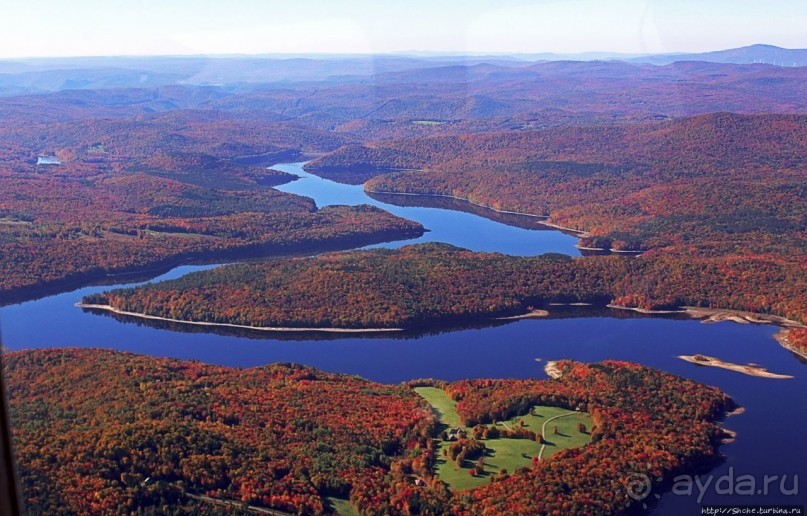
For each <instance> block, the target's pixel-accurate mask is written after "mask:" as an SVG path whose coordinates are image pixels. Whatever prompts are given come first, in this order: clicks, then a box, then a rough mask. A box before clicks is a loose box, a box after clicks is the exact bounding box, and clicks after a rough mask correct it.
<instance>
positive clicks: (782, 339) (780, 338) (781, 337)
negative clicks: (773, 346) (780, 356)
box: [773, 328, 807, 360]
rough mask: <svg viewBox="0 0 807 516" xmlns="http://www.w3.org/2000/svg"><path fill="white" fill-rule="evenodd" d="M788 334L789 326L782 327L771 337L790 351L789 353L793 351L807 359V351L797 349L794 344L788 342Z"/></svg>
mask: <svg viewBox="0 0 807 516" xmlns="http://www.w3.org/2000/svg"><path fill="white" fill-rule="evenodd" d="M789 334H790V328H782V329H780V330H779V331H778V332H776V334H775V335H774V336H773V338H774V339H776V342H778V343H779V344H780V345H781V346H782V347H783V348H785V349H786V350H788V351H790V352H791V353H795V354H796V355H798V356H799V357H801V358H803V359H805V360H807V351H805V350H803V349H799V348H797V347H796V346H794V345H793V344H792V343H791V342H790V339H788V338H787V337H788V335H789Z"/></svg>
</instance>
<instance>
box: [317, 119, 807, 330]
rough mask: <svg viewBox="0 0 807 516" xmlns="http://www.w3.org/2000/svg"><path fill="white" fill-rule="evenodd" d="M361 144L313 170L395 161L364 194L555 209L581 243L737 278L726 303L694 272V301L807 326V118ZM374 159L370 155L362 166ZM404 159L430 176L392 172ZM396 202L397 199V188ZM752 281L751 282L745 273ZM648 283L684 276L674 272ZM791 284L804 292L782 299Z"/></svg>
mask: <svg viewBox="0 0 807 516" xmlns="http://www.w3.org/2000/svg"><path fill="white" fill-rule="evenodd" d="M355 149H356V146H346V147H342V148H340V149H339V150H337V151H335V152H334V153H332V154H329V155H327V156H324V157H322V158H320V159H319V160H317V161H314V162H313V163H312V164H311V165H310V166H312V167H314V168H315V169H323V170H336V169H338V167H339V166H340V164H341V163H346V162H352V163H354V166H356V167H359V166H362V167H365V169H368V170H369V169H373V168H375V169H376V170H382V171H383V170H385V169H386V172H385V173H383V174H380V175H376V176H375V177H373V178H371V179H370V180H369V181H367V183H366V184H365V188H366V190H368V191H369V192H392V193H407V194H418V193H420V194H440V195H450V196H454V197H457V198H462V199H467V200H468V201H471V202H473V203H476V204H480V205H484V206H489V207H492V208H495V209H499V210H509V211H517V212H522V213H528V214H533V215H539V216H543V217H546V218H547V219H548V221H549V222H550V223H553V224H558V225H560V226H563V227H567V228H570V229H574V230H576V231H577V232H578V233H577V234H578V235H580V236H581V242H580V244H581V246H582V247H589V248H600V249H613V250H617V251H648V250H650V251H652V252H648V253H645V255H644V256H643V257H642V260H645V261H650V260H657V261H658V262H659V263H658V266H657V267H658V268H659V269H664V270H667V271H675V270H689V269H691V270H693V273H695V271H700V272H698V273H697V274H700V275H702V276H703V277H704V278H707V279H708V281H707V283H708V284H712V281H713V280H712V277H713V274H714V270H715V269H721V270H722V271H723V272H722V274H725V275H726V276H727V278H726V279H725V281H726V282H727V283H735V284H736V287H737V291H736V292H735V293H734V294H728V293H723V294H720V295H718V296H717V297H714V298H713V299H714V301H707V300H706V299H707V296H703V295H700V294H697V295H693V294H694V293H695V292H698V291H700V290H701V289H702V284H701V283H700V280H699V279H698V278H697V277H695V276H696V275H691V276H689V280H688V281H692V284H691V285H688V286H686V287H685V290H684V292H687V294H688V295H687V297H689V298H693V297H694V298H700V301H699V302H700V303H703V302H706V303H709V304H711V305H713V306H719V303H720V302H725V301H722V300H721V301H717V298H718V297H719V298H721V299H724V300H726V301H728V302H727V304H725V305H723V306H722V307H723V308H739V307H740V306H743V307H745V308H747V309H749V310H760V311H763V312H768V311H771V310H772V311H773V312H775V313H777V314H779V315H784V316H787V317H794V318H798V319H800V320H802V321H803V320H804V317H805V310H804V303H805V298H807V284H805V280H804V278H805V277H807V268H806V267H807V265H805V264H807V259H805V258H807V246H806V245H805V242H807V204H805V202H804V200H805V198H807V195H806V192H805V189H804V188H805V186H804V185H805V177H807V168H806V167H807V162H806V161H805V156H807V118H805V117H804V116H795V115H736V114H728V113H718V114H710V115H702V116H698V117H694V118H689V119H677V120H673V121H666V122H659V123H652V124H638V125H625V126H592V127H566V128H556V129H548V130H542V131H520V132H518V131H511V132H507V133H490V134H474V135H460V136H445V137H434V138H425V139H408V140H397V141H388V142H381V143H376V144H372V145H371V146H370V147H369V149H371V150H372V152H368V151H367V150H362V151H356V150H355ZM354 158H355V159H354ZM365 158H368V159H370V161H368V162H363V161H361V160H362V159H365ZM393 167H396V168H411V169H420V170H408V171H399V172H389V169H391V168H393ZM336 179H339V178H338V177H336ZM384 199H385V201H387V202H395V196H394V195H385V197H384ZM401 202H404V201H401ZM413 202H416V201H413V198H412V197H407V198H406V203H407V204H412V203H413ZM424 202H425V201H424ZM774 271H775V272H774ZM740 276H742V277H744V278H746V279H745V280H744V281H742V282H741V281H737V278H739V277H740ZM650 281H667V282H670V283H674V282H676V281H679V280H678V278H676V275H675V274H673V275H672V276H669V277H668V278H662V277H660V276H653V279H651V280H650ZM673 292H676V293H679V292H681V291H680V290H677V289H675V288H673ZM783 292H788V293H789V294H788V295H790V296H792V297H791V298H790V299H789V300H788V299H785V298H780V300H777V301H772V298H774V297H779V296H780V294H781V293H783ZM625 294H627V293H625ZM729 298H734V299H738V298H746V299H745V300H743V301H733V300H730V299H729ZM750 298H756V299H755V300H753V301H751V302H749V300H750ZM692 301H696V299H692ZM716 303H717V305H716Z"/></svg>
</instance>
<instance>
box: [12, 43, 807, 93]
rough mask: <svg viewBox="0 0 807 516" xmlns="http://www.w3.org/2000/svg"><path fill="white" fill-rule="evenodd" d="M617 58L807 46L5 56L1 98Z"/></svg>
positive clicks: (782, 58) (504, 68)
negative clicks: (650, 51) (477, 52)
mask: <svg viewBox="0 0 807 516" xmlns="http://www.w3.org/2000/svg"><path fill="white" fill-rule="evenodd" d="M563 61H566V62H569V61H580V62H597V61H601V62H610V63H613V62H615V61H622V62H625V63H630V64H652V65H658V66H662V65H668V64H672V63H675V62H682V61H689V62H693V61H702V62H710V63H720V64H756V63H761V64H768V65H777V66H786V67H793V66H807V49H787V48H780V47H776V46H772V45H751V46H747V47H741V48H734V49H728V50H720V51H716V52H705V53H692V54H685V53H675V54H650V55H644V56H641V55H635V54H619V53H612V52H584V53H578V54H555V53H538V54H512V55H463V54H457V55H450V54H445V55H443V54H440V55H404V54H400V55H399V54H384V55H347V56H345V55H331V56H328V55H297V56H294V55H262V56H152V57H130V56H118V57H74V58H37V59H17V60H8V59H0V96H11V95H23V94H26V93H48V92H54V91H62V90H68V89H84V90H86V89H108V88H141V87H159V86H169V85H179V84H181V85H196V86H199V85H208V86H220V87H226V88H229V89H238V88H244V87H245V86H246V87H249V86H254V85H260V84H277V85H279V86H281V85H289V84H293V83H301V82H323V81H328V82H351V81H359V80H373V81H374V80H377V79H378V78H379V77H383V76H385V75H389V74H398V77H401V76H402V75H405V74H414V75H418V74H419V73H420V74H422V73H424V72H428V71H429V70H437V69H442V73H444V74H445V73H448V74H449V75H450V77H443V78H442V80H445V79H449V80H454V79H456V76H458V75H459V76H461V75H463V74H468V75H469V76H478V75H479V74H483V73H505V74H507V73H511V72H513V71H517V70H518V69H520V68H527V67H533V66H535V65H536V64H540V63H547V62H563Z"/></svg>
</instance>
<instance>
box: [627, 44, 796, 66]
mask: <svg viewBox="0 0 807 516" xmlns="http://www.w3.org/2000/svg"><path fill="white" fill-rule="evenodd" d="M627 60H628V61H630V62H634V63H648V64H654V65H666V64H671V63H675V62H680V61H705V62H709V63H724V64H755V63H758V64H769V65H776V66H807V49H804V48H792V49H791V48H781V47H777V46H773V45H749V46H747V47H740V48H730V49H727V50H718V51H715V52H702V53H696V54H655V55H648V56H642V57H634V58H631V59H627Z"/></svg>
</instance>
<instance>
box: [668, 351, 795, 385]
mask: <svg viewBox="0 0 807 516" xmlns="http://www.w3.org/2000/svg"><path fill="white" fill-rule="evenodd" d="M678 358H680V359H681V360H686V361H687V362H690V363H693V364H698V365H702V366H709V367H719V368H721V369H728V370H729V371H736V372H738V373H743V374H747V375H749V376H758V377H760V378H773V379H777V380H784V379H787V378H793V377H792V376H790V375H787V374H776V373H771V372H769V371H768V370H767V369H765V368H764V367H758V366H752V365H740V364H732V363H731V362H724V361H722V360H720V359H719V358H715V357H709V356H706V355H679V356H678Z"/></svg>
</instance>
